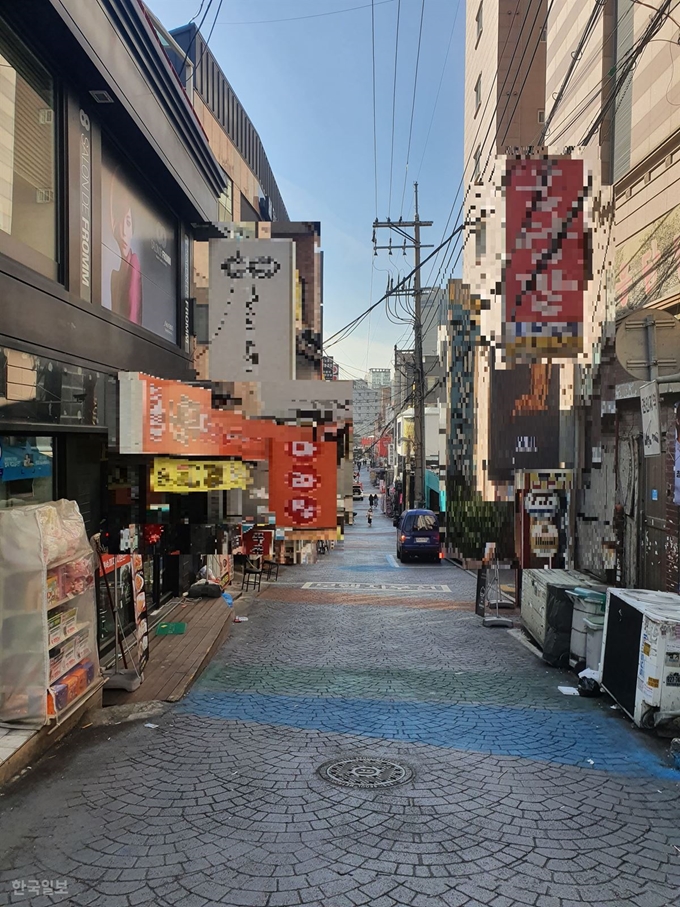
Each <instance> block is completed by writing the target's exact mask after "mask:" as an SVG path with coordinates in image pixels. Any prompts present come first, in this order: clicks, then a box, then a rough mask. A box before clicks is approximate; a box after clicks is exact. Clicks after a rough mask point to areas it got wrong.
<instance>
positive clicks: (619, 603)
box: [600, 589, 680, 728]
mask: <svg viewBox="0 0 680 907" xmlns="http://www.w3.org/2000/svg"><path fill="white" fill-rule="evenodd" d="M600 664H601V674H602V678H601V686H602V687H603V689H604V690H606V692H607V693H609V695H610V696H612V697H613V699H615V700H616V702H618V704H619V705H620V706H621V708H622V709H623V710H624V712H626V713H627V714H628V715H630V717H631V718H632V719H633V721H634V722H635V724H637V725H638V727H644V728H651V727H655V726H656V725H658V724H663V723H664V722H668V721H670V720H672V719H673V718H680V595H675V594H673V593H671V592H651V591H648V590H646V589H610V590H609V591H608V593H607V606H606V611H605V621H604V634H603V637H602V657H601V660H600Z"/></svg>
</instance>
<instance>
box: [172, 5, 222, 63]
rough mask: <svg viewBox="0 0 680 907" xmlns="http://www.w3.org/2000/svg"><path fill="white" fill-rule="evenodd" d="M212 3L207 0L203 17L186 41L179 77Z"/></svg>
mask: <svg viewBox="0 0 680 907" xmlns="http://www.w3.org/2000/svg"><path fill="white" fill-rule="evenodd" d="M212 5H213V0H208V5H207V7H206V10H205V12H204V13H203V18H202V19H201V21H200V22H199V23H198V25H197V26H196V31H195V32H194V33H193V35H192V36H191V40H190V41H189V43H188V45H187V49H186V53H185V54H184V59H183V60H182V65H181V66H180V68H179V72H178V73H177V75H178V76H179V77H180V78H182V73H183V72H184V68H185V66H186V65H187V60H188V58H189V54H190V53H191V48H192V47H193V45H194V43H195V42H196V36H197V35H198V33H199V32H200V30H201V26H202V25H203V23H204V22H205V20H206V17H207V15H208V13H209V12H210V7H211V6H212ZM202 6H203V4H202V3H201V7H202ZM198 14H200V10H199V11H198ZM198 14H197V15H198Z"/></svg>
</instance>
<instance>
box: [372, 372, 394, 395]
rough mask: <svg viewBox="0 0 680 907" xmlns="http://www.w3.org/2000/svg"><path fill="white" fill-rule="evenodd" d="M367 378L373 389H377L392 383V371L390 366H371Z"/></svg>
mask: <svg viewBox="0 0 680 907" xmlns="http://www.w3.org/2000/svg"><path fill="white" fill-rule="evenodd" d="M367 380H368V383H369V384H370V385H371V387H372V388H373V390H377V389H378V388H379V387H385V386H386V385H390V384H391V383H392V372H391V371H390V369H388V368H370V369H369V370H368V379H367Z"/></svg>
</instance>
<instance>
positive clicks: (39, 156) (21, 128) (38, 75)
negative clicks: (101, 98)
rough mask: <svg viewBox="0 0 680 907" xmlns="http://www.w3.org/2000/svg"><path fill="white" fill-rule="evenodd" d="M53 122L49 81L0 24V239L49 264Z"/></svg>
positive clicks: (53, 243)
mask: <svg viewBox="0 0 680 907" xmlns="http://www.w3.org/2000/svg"><path fill="white" fill-rule="evenodd" d="M56 119H57V117H56V111H55V98H54V82H53V79H52V77H51V76H50V74H49V73H48V72H47V71H46V70H45V69H44V68H43V66H42V65H41V64H40V63H39V62H38V60H37V58H36V57H34V56H33V54H31V53H30V52H29V51H28V50H27V49H26V48H25V47H24V45H23V44H22V43H21V42H20V41H19V39H18V38H17V37H16V35H15V34H14V33H13V32H12V31H11V30H10V29H9V28H8V26H7V25H6V24H5V23H4V22H2V20H0V231H1V232H0V239H1V238H2V236H3V234H7V235H9V236H11V237H12V240H14V241H18V242H19V243H21V244H22V245H24V246H28V247H30V249H33V250H34V251H36V252H39V253H40V254H41V255H43V256H45V258H47V259H50V260H51V261H52V262H54V261H56V259H57V222H56V191H57V190H56V172H55V134H56ZM8 252H9V254H12V252H13V250H12V249H9V250H8ZM13 257H17V258H20V257H21V256H20V255H17V254H14V255H13ZM26 263H27V264H30V265H33V264H34V262H33V261H27V262H26Z"/></svg>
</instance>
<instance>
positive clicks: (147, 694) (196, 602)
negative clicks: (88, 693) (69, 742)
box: [103, 592, 237, 706]
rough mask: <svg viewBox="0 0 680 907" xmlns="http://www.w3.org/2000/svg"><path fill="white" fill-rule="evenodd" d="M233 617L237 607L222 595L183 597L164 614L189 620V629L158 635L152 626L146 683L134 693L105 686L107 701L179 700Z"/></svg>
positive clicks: (167, 620) (166, 618) (175, 620)
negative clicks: (215, 596)
mask: <svg viewBox="0 0 680 907" xmlns="http://www.w3.org/2000/svg"><path fill="white" fill-rule="evenodd" d="M231 594H232V595H233V596H234V598H236V597H237V596H236V595H234V593H233V592H232V593H231ZM233 619H234V609H233V608H229V607H227V605H226V604H225V602H224V600H223V599H221V598H200V599H193V600H192V599H182V600H181V601H179V602H178V603H177V606H176V607H175V608H173V609H172V610H171V611H170V612H168V614H166V615H164V618H163V622H164V623H185V624H186V631H185V632H184V633H183V634H181V635H178V636H156V631H155V630H152V631H151V635H150V639H149V663H148V664H147V666H146V669H145V671H144V681H143V683H142V684H141V686H140V687H139V689H137V690H135V692H134V693H126V692H125V691H124V690H107V689H106V687H104V690H103V694H104V705H105V706H107V705H123V704H125V705H127V704H128V703H136V702H150V701H152V700H161V701H163V702H177V701H178V700H179V699H181V698H182V697H183V696H184V694H185V693H186V692H187V690H188V689H189V687H190V686H191V685H192V683H193V682H194V680H196V678H197V677H198V676H199V675H200V673H201V671H202V670H203V669H204V668H205V666H206V665H207V664H208V662H209V661H210V659H211V658H212V657H213V655H214V654H215V653H216V652H217V650H218V649H219V647H220V646H221V645H222V643H223V642H224V641H225V639H226V638H227V637H228V635H229V630H230V627H231V623H232V621H233Z"/></svg>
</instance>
